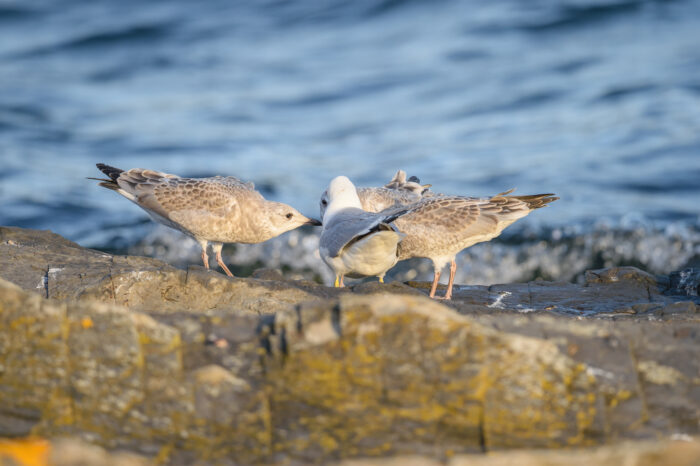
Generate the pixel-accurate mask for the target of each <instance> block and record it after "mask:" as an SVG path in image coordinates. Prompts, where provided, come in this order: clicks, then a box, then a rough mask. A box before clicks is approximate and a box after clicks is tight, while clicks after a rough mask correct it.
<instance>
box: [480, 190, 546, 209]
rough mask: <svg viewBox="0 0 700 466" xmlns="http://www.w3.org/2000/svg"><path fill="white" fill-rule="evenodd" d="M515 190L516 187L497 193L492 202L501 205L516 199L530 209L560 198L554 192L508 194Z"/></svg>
mask: <svg viewBox="0 0 700 466" xmlns="http://www.w3.org/2000/svg"><path fill="white" fill-rule="evenodd" d="M513 191H515V188H513V189H509V190H508V191H504V192H502V193H499V194H496V195H495V196H493V197H492V198H491V202H494V203H496V204H499V205H509V201H512V200H513V199H516V200H518V201H521V202H524V203H525V204H526V205H527V208H528V209H529V210H535V209H539V208H540V207H544V206H546V205H547V204H549V203H550V202H554V201H556V200H557V199H559V198H558V197H556V196H555V195H554V193H546V194H530V195H528V196H508V194H510V193H512V192H513Z"/></svg>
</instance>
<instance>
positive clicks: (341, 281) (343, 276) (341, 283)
mask: <svg viewBox="0 0 700 466" xmlns="http://www.w3.org/2000/svg"><path fill="white" fill-rule="evenodd" d="M343 278H345V274H342V273H341V274H340V287H341V288H345V283H343Z"/></svg>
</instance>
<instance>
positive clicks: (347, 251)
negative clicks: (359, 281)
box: [319, 176, 407, 287]
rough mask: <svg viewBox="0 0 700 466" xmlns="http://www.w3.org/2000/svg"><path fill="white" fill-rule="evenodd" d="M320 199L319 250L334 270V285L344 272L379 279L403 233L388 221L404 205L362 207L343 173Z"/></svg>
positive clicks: (393, 259)
mask: <svg viewBox="0 0 700 466" xmlns="http://www.w3.org/2000/svg"><path fill="white" fill-rule="evenodd" d="M321 202H322V203H323V202H325V203H326V204H325V205H326V206H327V208H326V209H324V216H323V230H322V231H321V240H320V243H319V252H320V254H321V258H322V259H323V261H324V262H325V263H326V264H327V265H328V266H329V267H330V268H331V269H332V270H333V271H334V272H335V286H336V287H338V286H344V285H343V278H344V276H345V275H349V276H377V277H379V281H380V282H383V281H384V280H383V279H384V274H385V273H386V271H387V270H389V269H390V268H391V267H393V266H394V264H396V261H397V259H398V244H399V242H400V241H401V238H402V236H403V235H401V234H400V233H398V232H396V231H395V230H394V228H392V226H391V225H389V224H390V223H391V222H392V221H394V220H395V219H396V218H398V217H399V216H400V215H404V214H405V213H406V212H407V209H406V208H403V207H402V208H398V209H397V208H393V209H388V210H385V211H382V212H379V213H371V212H366V211H364V210H362V204H361V203H360V198H359V197H358V195H357V190H356V189H355V185H353V184H352V182H351V181H350V180H349V179H348V178H347V177H345V176H338V177H336V178H334V179H333V180H332V181H331V183H330V185H329V186H328V189H326V191H325V192H324V193H323V196H322V200H321Z"/></svg>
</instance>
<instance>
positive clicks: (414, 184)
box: [321, 170, 433, 217]
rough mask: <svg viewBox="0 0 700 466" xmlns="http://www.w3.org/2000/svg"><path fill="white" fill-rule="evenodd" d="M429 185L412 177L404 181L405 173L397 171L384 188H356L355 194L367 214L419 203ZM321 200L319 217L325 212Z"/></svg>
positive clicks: (427, 191)
mask: <svg viewBox="0 0 700 466" xmlns="http://www.w3.org/2000/svg"><path fill="white" fill-rule="evenodd" d="M430 186H431V185H429V184H425V185H422V184H420V180H419V179H418V178H416V177H415V176H412V177H411V178H409V179H408V180H407V179H406V172H405V171H403V170H399V171H397V172H396V174H395V175H394V177H393V178H392V179H391V181H389V182H388V183H387V184H385V185H384V187H381V188H357V194H358V196H359V197H360V202H362V208H363V209H364V210H366V211H368V212H380V211H382V210H384V209H387V208H389V207H392V206H394V205H396V204H403V205H406V204H413V203H414V202H418V201H420V200H421V199H422V198H423V197H424V196H426V195H432V194H433V193H430V192H429V188H430ZM325 207H326V206H325V205H324V204H323V200H321V217H323V212H324V210H325Z"/></svg>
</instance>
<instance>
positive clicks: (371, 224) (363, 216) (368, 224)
mask: <svg viewBox="0 0 700 466" xmlns="http://www.w3.org/2000/svg"><path fill="white" fill-rule="evenodd" d="M409 211H410V209H409V208H407V207H405V206H401V207H399V208H390V209H386V210H384V211H382V212H379V213H373V212H365V211H364V210H362V209H357V208H347V209H343V210H341V211H340V212H338V213H336V214H335V215H333V217H332V218H331V219H329V221H328V222H327V224H324V225H323V232H322V233H321V241H320V244H319V247H320V249H323V250H325V251H326V253H327V254H328V255H329V256H330V257H337V256H338V255H340V253H341V252H342V251H343V249H344V248H346V247H347V246H348V245H350V244H352V243H354V242H355V241H357V240H359V239H361V238H363V237H364V236H366V235H368V234H370V233H372V232H374V231H380V230H392V228H391V227H390V226H389V225H388V224H389V223H391V222H393V221H394V220H396V219H397V218H398V217H400V216H401V215H404V214H406V213H407V212H409Z"/></svg>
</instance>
